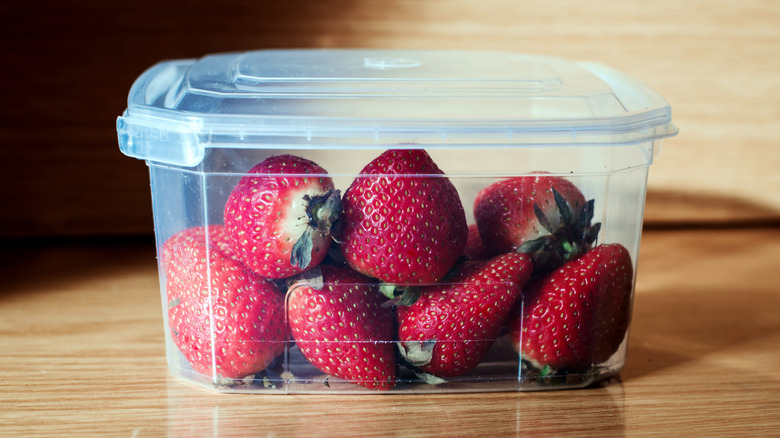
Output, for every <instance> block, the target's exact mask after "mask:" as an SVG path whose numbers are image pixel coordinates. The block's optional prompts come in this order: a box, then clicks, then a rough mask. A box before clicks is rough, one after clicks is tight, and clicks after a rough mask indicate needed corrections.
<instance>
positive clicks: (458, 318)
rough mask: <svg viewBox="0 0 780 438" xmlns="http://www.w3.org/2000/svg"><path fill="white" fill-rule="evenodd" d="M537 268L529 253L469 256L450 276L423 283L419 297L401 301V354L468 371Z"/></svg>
mask: <svg viewBox="0 0 780 438" xmlns="http://www.w3.org/2000/svg"><path fill="white" fill-rule="evenodd" d="M532 270H533V266H532V263H531V261H530V258H529V257H528V256H527V255H525V254H518V253H508V254H503V255H500V256H497V257H495V258H493V259H491V260H488V261H465V262H462V263H461V264H459V265H457V266H456V267H455V268H454V269H453V274H452V276H451V277H449V278H448V279H447V280H446V282H443V283H440V284H436V285H430V286H423V287H421V288H420V297H419V299H418V300H417V301H416V302H415V303H414V304H412V305H410V306H398V307H397V309H396V313H397V319H398V338H399V348H400V350H401V354H402V355H403V356H404V357H405V358H406V360H407V361H408V362H409V363H410V364H411V365H413V366H415V367H417V368H419V369H420V370H422V371H424V372H425V373H429V374H432V375H434V376H437V377H451V376H457V375H461V374H465V373H467V372H469V371H471V370H472V369H474V367H476V366H477V364H478V363H479V362H480V360H482V358H483V357H484V356H485V354H486V353H487V351H488V349H489V348H490V346H491V345H492V344H493V342H494V341H495V339H496V338H497V337H498V335H499V333H500V332H501V329H502V328H503V326H504V324H505V322H506V319H507V317H508V316H509V314H510V310H511V309H512V307H513V305H514V304H515V301H516V300H517V299H518V297H519V296H520V294H521V289H522V288H523V286H524V285H525V283H526V282H527V281H528V279H529V277H530V276H531V271H532Z"/></svg>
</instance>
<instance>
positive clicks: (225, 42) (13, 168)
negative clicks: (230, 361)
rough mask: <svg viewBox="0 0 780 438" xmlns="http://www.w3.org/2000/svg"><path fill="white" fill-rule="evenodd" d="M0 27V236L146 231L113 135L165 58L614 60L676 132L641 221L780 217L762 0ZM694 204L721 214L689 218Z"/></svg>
mask: <svg viewBox="0 0 780 438" xmlns="http://www.w3.org/2000/svg"><path fill="white" fill-rule="evenodd" d="M0 16H2V17H4V19H5V20H4V25H3V26H0V49H1V50H2V53H3V56H4V65H5V66H6V68H4V69H3V71H2V73H0V75H1V76H2V77H1V79H2V81H0V83H2V84H3V98H4V104H3V105H0V162H2V163H3V165H4V168H3V172H0V183H2V187H3V188H4V189H3V190H0V205H3V214H2V215H0V237H25V236H51V235H68V236H82V235H96V234H97V235H106V234H141V233H145V234H148V233H150V232H151V229H152V220H151V207H150V199H149V190H148V184H149V183H148V178H147V175H146V169H145V166H144V164H143V163H141V162H139V161H136V160H133V159H130V158H127V157H124V156H123V155H121V154H120V153H119V151H118V147H117V142H116V134H115V125H114V123H115V119H116V117H117V116H118V115H119V114H120V113H121V112H122V110H123V109H124V108H125V106H126V104H125V100H126V96H127V92H128V90H129V87H130V85H131V84H132V82H133V80H134V79H135V77H137V76H138V75H139V74H140V73H141V72H142V71H143V70H144V69H146V68H147V67H149V66H151V65H152V64H154V63H155V62H158V61H160V60H164V59H172V58H188V57H197V56H201V55H204V54H208V53H213V52H222V51H237V50H250V49H262V48H283V47H388V48H434V49H477V50H482V49H501V50H515V51H520V52H529V53H545V54H551V55H557V56H563V57H567V58H572V59H585V60H593V61H600V62H603V63H606V64H609V65H612V66H614V67H616V68H618V69H621V70H623V71H625V72H627V73H628V74H631V75H633V76H636V77H637V78H639V79H641V80H643V81H645V82H647V83H648V84H650V85H651V86H653V87H654V88H656V89H657V90H658V91H659V92H661V94H663V95H664V96H665V97H666V98H667V99H668V100H669V101H670V103H671V105H672V108H673V113H674V120H675V123H676V124H677V125H678V126H679V127H680V129H681V131H680V136H679V137H677V138H674V139H671V140H667V141H666V142H665V143H664V147H663V152H662V153H661V154H660V155H659V156H658V158H657V160H656V163H655V164H654V165H653V166H652V167H651V172H650V182H649V187H650V194H651V195H652V196H651V197H650V200H651V201H653V202H649V203H648V208H647V214H646V217H647V222H648V223H651V224H652V223H654V222H660V223H664V224H668V223H675V222H678V221H679V222H684V223H691V222H693V223H698V222H705V223H706V222H718V223H721V222H729V221H737V222H739V221H753V220H759V221H763V222H767V221H774V222H777V221H778V220H780V191H777V190H773V188H775V187H778V186H780V173H778V172H777V171H776V169H778V168H779V167H780V153H778V152H777V148H776V146H777V141H778V140H777V139H778V138H780V123H779V122H778V121H780V99H779V98H778V96H780V75H777V71H778V70H780V26H777V23H778V22H780V3H778V2H774V1H771V0H746V1H741V2H731V1H727V0H715V1H710V2H701V1H699V0H678V1H672V0H661V1H656V2H647V1H639V0H629V1H625V2H621V3H620V6H619V7H616V6H615V5H614V4H613V3H612V2H607V1H595V2H588V3H587V5H585V4H583V3H582V2H574V1H564V2H542V1H538V0H531V1H515V0H488V1H481V2H473V1H470V0H450V1H415V0H398V1H392V2H387V1H378V0H368V1H356V0H322V1H316V2H315V1H302V0H289V1H284V2H271V1H238V0H233V1H227V2H216V3H215V2H212V1H204V0H194V1H187V2H185V1H181V0H174V1H170V2H165V3H164V4H160V3H159V2H152V1H150V0H137V1H134V2H132V3H115V2H100V1H85V2H68V1H56V2H55V1H50V0H42V1H37V2H3V3H2V5H0ZM666 193H671V194H673V195H674V196H675V199H676V200H677V201H680V200H683V202H666V201H665V200H664V198H663V196H661V195H663V194H666ZM656 194H658V195H656ZM706 200H709V201H711V202H714V203H715V204H716V205H718V206H721V207H722V208H721V207H717V208H707V209H706V214H704V212H703V211H702V209H701V205H702V204H703V203H704V202H705V201H706ZM656 201H658V202H656ZM707 205H709V204H707ZM746 206H748V207H747V208H746Z"/></svg>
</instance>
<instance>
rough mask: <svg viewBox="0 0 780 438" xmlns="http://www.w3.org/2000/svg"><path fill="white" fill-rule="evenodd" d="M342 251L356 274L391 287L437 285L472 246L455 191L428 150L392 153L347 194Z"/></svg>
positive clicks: (371, 166)
mask: <svg viewBox="0 0 780 438" xmlns="http://www.w3.org/2000/svg"><path fill="white" fill-rule="evenodd" d="M342 202H343V206H344V214H343V222H344V223H343V227H344V229H343V233H342V234H341V238H340V239H341V241H342V245H341V248H342V250H343V252H344V256H345V258H346V260H347V263H349V265H350V266H351V267H352V268H353V269H354V270H356V271H358V272H360V273H362V274H365V275H368V276H370V277H374V278H378V279H380V280H382V281H384V282H387V283H395V284H421V283H433V282H436V281H438V280H439V279H441V278H442V277H444V275H445V274H446V273H447V271H448V270H449V269H450V268H451V267H452V266H453V265H454V264H455V262H456V261H457V260H458V258H459V257H460V255H461V254H462V252H463V248H464V246H465V245H466V237H467V234H468V232H467V227H466V215H465V213H464V211H463V205H462V204H461V202H460V197H459V196H458V192H457V190H456V189H455V186H454V185H453V184H452V182H450V180H449V179H447V178H446V177H445V176H444V173H443V172H442V171H441V170H440V169H439V168H438V166H436V163H434V162H433V160H432V159H431V157H430V156H429V155H428V154H427V153H426V152H425V151H423V150H419V149H408V150H388V151H385V152H384V153H382V154H381V155H380V156H379V157H377V158H375V159H374V160H373V161H371V163H369V164H368V165H367V166H366V167H365V168H364V169H363V170H362V171H361V172H360V175H359V176H358V177H357V178H356V179H355V180H354V181H353V183H352V185H350V187H349V188H348V189H347V191H346V192H345V193H344V199H343V201H342Z"/></svg>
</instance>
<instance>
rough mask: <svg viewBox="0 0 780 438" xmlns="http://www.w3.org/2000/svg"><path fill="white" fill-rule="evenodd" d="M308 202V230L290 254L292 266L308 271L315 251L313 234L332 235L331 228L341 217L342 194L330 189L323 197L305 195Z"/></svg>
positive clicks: (304, 198) (305, 200)
mask: <svg viewBox="0 0 780 438" xmlns="http://www.w3.org/2000/svg"><path fill="white" fill-rule="evenodd" d="M303 200H304V202H306V217H307V219H308V222H307V223H306V225H307V226H306V230H304V232H303V234H301V237H300V238H299V239H298V240H297V241H296V242H295V244H294V245H293V247H292V251H291V254H290V264H291V265H293V266H298V267H299V268H301V269H306V268H307V267H308V266H309V264H311V253H312V251H313V250H314V241H313V240H312V235H313V234H312V233H313V232H318V233H320V235H322V236H326V235H329V234H331V228H333V227H334V224H335V223H336V222H337V221H338V219H339V218H340V217H341V192H340V191H339V190H335V189H330V190H328V191H327V192H325V193H323V194H321V195H314V196H310V195H305V196H304V197H303Z"/></svg>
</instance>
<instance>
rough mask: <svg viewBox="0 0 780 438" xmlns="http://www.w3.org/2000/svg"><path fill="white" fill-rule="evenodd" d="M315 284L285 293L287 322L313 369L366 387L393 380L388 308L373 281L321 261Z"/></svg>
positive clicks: (378, 386) (386, 385) (381, 385)
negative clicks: (383, 303)
mask: <svg viewBox="0 0 780 438" xmlns="http://www.w3.org/2000/svg"><path fill="white" fill-rule="evenodd" d="M319 269H320V270H321V273H322V279H321V283H320V284H314V282H310V281H303V282H299V283H297V284H293V285H292V287H291V288H290V290H289V292H288V310H287V321H288V324H289V326H290V330H291V331H292V335H293V338H294V339H295V342H296V345H297V346H298V348H299V349H300V351H301V353H302V354H303V356H304V357H305V358H306V359H307V360H308V361H309V362H310V363H311V364H312V365H314V366H315V367H317V369H319V370H320V371H322V372H323V373H326V374H328V375H331V376H335V377H339V378H342V379H345V380H347V381H349V382H352V383H356V384H358V385H361V386H364V387H366V388H369V389H376V390H387V389H390V388H392V387H393V386H394V385H395V368H396V365H395V344H394V342H393V340H394V327H393V315H392V311H391V310H390V308H388V307H384V306H382V302H383V301H384V300H383V298H382V296H381V295H380V294H379V292H378V291H377V283H376V281H375V280H373V279H371V278H368V277H365V276H363V275H361V274H359V273H357V272H355V271H353V270H352V269H350V268H348V267H342V266H333V265H321V266H320V267H319Z"/></svg>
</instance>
